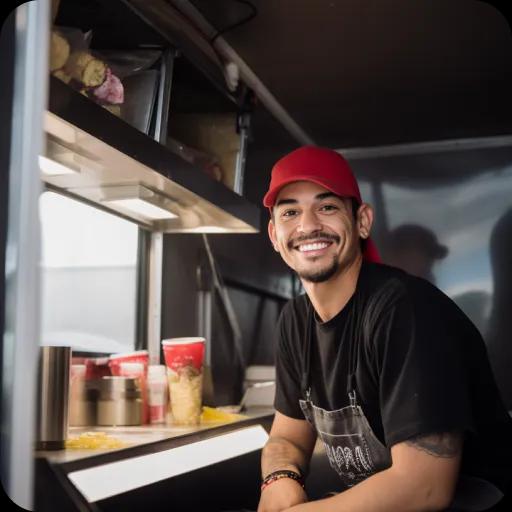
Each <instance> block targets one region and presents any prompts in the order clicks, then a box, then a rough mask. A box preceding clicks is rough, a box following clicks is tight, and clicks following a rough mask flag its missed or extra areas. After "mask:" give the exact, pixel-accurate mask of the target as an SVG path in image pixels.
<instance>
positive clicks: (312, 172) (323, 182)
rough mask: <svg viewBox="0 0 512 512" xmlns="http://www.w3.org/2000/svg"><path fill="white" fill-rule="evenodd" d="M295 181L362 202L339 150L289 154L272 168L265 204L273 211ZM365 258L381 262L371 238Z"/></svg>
mask: <svg viewBox="0 0 512 512" xmlns="http://www.w3.org/2000/svg"><path fill="white" fill-rule="evenodd" d="M295 181H312V182H313V183H317V184H318V185H320V186H322V187H324V188H326V189H327V190H330V191H331V192H333V193H334V194H336V195H338V196H340V197H352V198H354V199H355V200H356V201H357V202H358V203H359V204H361V203H362V199H361V193H360V192H359V186H358V184H357V181H356V179H355V177H354V175H353V174H352V169H350V166H349V165H348V162H347V161H346V160H345V159H344V158H343V156H341V155H340V154H339V153H337V152H336V151H333V150H332V149H327V148H320V147H317V146H303V147H301V148H299V149H296V150H294V151H292V152H291V153H288V154H287V155H285V156H284V157H283V158H281V159H280V160H278V161H277V163H276V164H275V165H274V167H273V168H272V175H271V178H270V186H269V188H268V192H267V193H266V194H265V197H264V198H263V204H264V205H265V206H266V207H267V208H272V207H273V206H274V204H275V202H276V198H277V195H278V194H279V192H280V191H281V189H282V188H283V187H284V186H285V185H288V184H289V183H293V182H295ZM363 257H364V259H365V260H367V261H373V262H380V257H379V253H378V251H377V247H376V246H375V244H374V243H373V240H371V239H370V238H368V239H367V241H366V246H365V251H364V254H363Z"/></svg>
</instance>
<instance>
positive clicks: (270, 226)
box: [268, 219, 279, 252]
mask: <svg viewBox="0 0 512 512" xmlns="http://www.w3.org/2000/svg"><path fill="white" fill-rule="evenodd" d="M268 237H269V238H270V241H271V242H272V245H273V246H274V251H277V252H279V249H278V248H277V238H276V227H275V226H274V223H273V222H272V219H270V220H269V221H268Z"/></svg>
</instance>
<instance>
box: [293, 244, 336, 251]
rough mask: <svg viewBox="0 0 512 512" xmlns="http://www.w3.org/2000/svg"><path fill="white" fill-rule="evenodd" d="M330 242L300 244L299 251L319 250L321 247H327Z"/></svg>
mask: <svg viewBox="0 0 512 512" xmlns="http://www.w3.org/2000/svg"><path fill="white" fill-rule="evenodd" d="M328 245H329V244H326V243H325V242H320V243H316V244H305V245H299V251H300V252H306V251H318V250H320V249H325V248H326V247H327V246H328Z"/></svg>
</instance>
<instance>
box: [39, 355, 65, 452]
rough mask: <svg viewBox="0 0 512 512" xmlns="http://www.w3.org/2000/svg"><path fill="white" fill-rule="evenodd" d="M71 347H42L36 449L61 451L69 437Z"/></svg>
mask: <svg viewBox="0 0 512 512" xmlns="http://www.w3.org/2000/svg"><path fill="white" fill-rule="evenodd" d="M70 367H71V348H70V347H53V346H45V347H40V354H39V369H38V372H39V374H38V384H39V387H38V403H37V419H38V422H37V435H36V449H38V450H61V449H63V448H64V445H65V442H66V439H67V434H68V399H69V377H70Z"/></svg>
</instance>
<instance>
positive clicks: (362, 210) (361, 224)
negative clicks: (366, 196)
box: [357, 203, 373, 239]
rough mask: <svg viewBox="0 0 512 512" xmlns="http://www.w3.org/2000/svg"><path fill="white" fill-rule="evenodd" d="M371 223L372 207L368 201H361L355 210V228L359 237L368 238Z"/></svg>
mask: <svg viewBox="0 0 512 512" xmlns="http://www.w3.org/2000/svg"><path fill="white" fill-rule="evenodd" d="M372 225H373V208H372V207H371V206H370V205H369V204H368V203H362V204H361V206H360V207H359V208H358V210H357V229H358V231H359V236H360V237H361V238H364V239H366V238H368V237H369V236H370V232H371V230H372Z"/></svg>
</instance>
